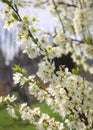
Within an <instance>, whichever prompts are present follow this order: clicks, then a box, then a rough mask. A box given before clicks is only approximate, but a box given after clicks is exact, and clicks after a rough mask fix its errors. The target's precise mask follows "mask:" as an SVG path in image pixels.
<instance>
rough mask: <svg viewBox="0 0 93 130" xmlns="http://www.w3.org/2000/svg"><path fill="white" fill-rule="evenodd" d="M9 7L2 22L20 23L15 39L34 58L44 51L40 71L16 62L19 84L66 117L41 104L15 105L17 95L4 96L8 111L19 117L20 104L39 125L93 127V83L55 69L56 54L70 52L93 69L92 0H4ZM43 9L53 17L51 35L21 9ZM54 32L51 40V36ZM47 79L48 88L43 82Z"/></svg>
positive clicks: (56, 129) (69, 129)
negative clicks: (48, 111)
mask: <svg viewBox="0 0 93 130" xmlns="http://www.w3.org/2000/svg"><path fill="white" fill-rule="evenodd" d="M1 2H3V3H4V4H5V5H6V6H5V9H4V21H5V26H4V27H6V28H8V29H9V28H10V27H11V26H13V25H14V24H16V25H17V35H16V42H17V44H20V45H21V47H22V50H23V53H27V54H28V56H29V57H30V58H35V57H38V56H42V60H41V61H40V63H39V65H38V71H37V73H36V75H28V74H27V72H26V71H24V69H22V68H20V67H19V66H17V65H16V66H15V68H14V74H13V80H14V83H15V84H20V86H23V85H25V84H27V86H28V91H29V94H33V95H34V96H35V97H36V98H37V99H38V100H39V101H40V102H42V101H45V102H46V103H47V104H48V105H49V106H50V108H51V109H52V110H53V111H54V112H57V113H58V114H59V115H60V116H61V117H62V122H59V121H56V120H55V119H54V118H50V117H49V115H48V114H45V113H42V112H41V111H40V108H34V109H31V108H30V107H29V106H27V104H26V103H23V104H21V105H19V106H18V105H17V104H15V100H16V98H17V97H15V96H14V95H13V96H9V95H8V96H7V97H0V103H1V104H4V105H6V107H7V110H8V112H9V114H10V115H11V116H12V117H13V118H16V119H18V118H19V117H18V115H17V113H16V107H17V109H18V112H19V113H20V116H21V118H22V119H23V120H28V121H29V123H30V124H34V125H36V128H37V129H38V130H44V129H46V130H93V84H92V83H90V82H89V81H87V80H85V79H84V78H82V77H80V76H79V75H77V74H74V73H71V72H69V70H68V68H66V67H64V66H62V65H60V66H59V70H58V71H56V70H55V63H54V61H53V58H55V57H61V56H62V55H63V54H68V53H71V54H72V55H71V57H72V59H73V61H74V62H75V63H76V64H77V66H78V67H80V66H82V68H83V69H84V70H85V71H89V72H90V73H91V74H93V65H92V64H89V62H88V60H93V0H39V1H37V0H34V1H32V2H31V1H27V0H24V1H18V0H1ZM30 5H31V7H34V8H37V7H38V8H45V7H46V6H47V9H48V10H49V11H50V13H51V14H52V16H53V17H54V18H55V22H56V26H55V29H54V33H53V34H49V33H47V32H45V31H44V30H41V29H40V28H39V27H38V24H37V22H38V19H37V17H36V16H33V17H31V16H28V15H23V14H21V13H20V8H23V7H24V6H30ZM50 36H51V37H52V41H51V40H50V39H49V38H50ZM37 76H38V77H39V78H40V79H41V80H42V82H43V83H44V84H45V83H48V84H49V86H48V87H47V88H44V87H42V85H41V82H40V81H39V80H38V79H37V78H36V77H37Z"/></svg>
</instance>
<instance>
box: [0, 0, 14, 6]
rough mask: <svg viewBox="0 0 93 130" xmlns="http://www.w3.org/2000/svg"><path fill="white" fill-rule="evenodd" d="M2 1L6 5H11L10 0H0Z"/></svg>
mask: <svg viewBox="0 0 93 130" xmlns="http://www.w3.org/2000/svg"><path fill="white" fill-rule="evenodd" d="M1 1H2V2H3V3H6V4H7V5H9V6H11V5H12V0H1Z"/></svg>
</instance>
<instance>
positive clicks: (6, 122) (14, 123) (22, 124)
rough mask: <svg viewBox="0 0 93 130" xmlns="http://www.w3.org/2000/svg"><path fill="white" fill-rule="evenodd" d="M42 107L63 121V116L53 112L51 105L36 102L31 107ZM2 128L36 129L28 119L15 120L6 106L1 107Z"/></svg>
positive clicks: (6, 129)
mask: <svg viewBox="0 0 93 130" xmlns="http://www.w3.org/2000/svg"><path fill="white" fill-rule="evenodd" d="M35 107H40V109H41V111H42V112H44V113H48V114H49V115H50V117H54V118H55V119H56V120H57V121H62V119H61V117H60V116H59V115H58V114H56V113H53V111H52V110H51V109H50V107H49V106H47V105H46V103H45V102H43V103H35V104H33V105H32V106H31V108H32V109H33V108H35ZM0 130H36V129H35V126H34V125H32V124H29V122H28V121H23V120H21V119H20V120H15V119H13V118H12V117H10V116H9V114H8V113H7V111H6V109H5V108H2V109H0Z"/></svg>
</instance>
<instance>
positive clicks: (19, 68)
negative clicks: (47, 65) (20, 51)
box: [12, 65, 28, 76]
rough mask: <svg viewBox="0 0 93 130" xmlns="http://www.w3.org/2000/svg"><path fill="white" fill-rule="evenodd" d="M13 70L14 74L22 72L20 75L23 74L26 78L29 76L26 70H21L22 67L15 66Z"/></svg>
mask: <svg viewBox="0 0 93 130" xmlns="http://www.w3.org/2000/svg"><path fill="white" fill-rule="evenodd" d="M12 70H13V71H14V72H20V73H22V74H23V75H24V76H27V75H28V73H27V71H26V70H25V69H23V68H21V67H20V65H15V66H14V67H13V68H12Z"/></svg>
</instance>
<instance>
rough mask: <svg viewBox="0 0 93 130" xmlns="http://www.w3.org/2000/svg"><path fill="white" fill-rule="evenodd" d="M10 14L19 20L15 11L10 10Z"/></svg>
mask: <svg viewBox="0 0 93 130" xmlns="http://www.w3.org/2000/svg"><path fill="white" fill-rule="evenodd" d="M12 16H13V18H14V19H16V20H19V19H18V15H17V14H16V13H15V12H12Z"/></svg>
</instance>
